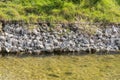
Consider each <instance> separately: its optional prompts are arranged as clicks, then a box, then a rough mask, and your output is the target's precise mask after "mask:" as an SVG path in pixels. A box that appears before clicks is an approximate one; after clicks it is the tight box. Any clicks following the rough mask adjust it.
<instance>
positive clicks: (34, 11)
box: [0, 0, 120, 23]
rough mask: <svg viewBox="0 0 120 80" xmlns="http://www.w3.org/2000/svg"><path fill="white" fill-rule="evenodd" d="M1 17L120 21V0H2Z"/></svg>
mask: <svg viewBox="0 0 120 80" xmlns="http://www.w3.org/2000/svg"><path fill="white" fill-rule="evenodd" d="M0 20H24V21H27V22H40V21H42V22H43V21H49V22H53V21H54V22H68V21H69V22H74V21H90V22H98V21H99V22H101V21H102V22H113V23H119V22H120V0H0Z"/></svg>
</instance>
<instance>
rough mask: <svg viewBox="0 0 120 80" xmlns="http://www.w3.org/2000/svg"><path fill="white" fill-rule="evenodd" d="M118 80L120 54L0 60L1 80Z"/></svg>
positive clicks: (119, 74)
mask: <svg viewBox="0 0 120 80" xmlns="http://www.w3.org/2000/svg"><path fill="white" fill-rule="evenodd" d="M96 79H97V80H119V79H120V55H119V54H115V55H112V54H111V55H109V54H108V55H95V54H93V55H92V54H90V55H79V56H68V55H66V56H65V55H64V56H63V55H62V56H47V57H32V56H27V57H15V56H14V57H13V56H6V57H2V58H0V80H96Z"/></svg>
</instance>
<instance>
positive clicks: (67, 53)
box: [0, 51, 120, 58]
mask: <svg viewBox="0 0 120 80" xmlns="http://www.w3.org/2000/svg"><path fill="white" fill-rule="evenodd" d="M0 54H1V57H7V56H10V57H18V58H27V57H42V58H44V57H52V56H86V55H93V54H95V55H100V56H102V55H119V54H120V51H118V52H116V51H115V52H104V51H101V52H97V53H89V52H55V53H54V52H43V53H40V54H37V53H36V54H28V53H22V54H21V53H19V54H15V53H4V54H5V55H4V56H2V54H3V53H0Z"/></svg>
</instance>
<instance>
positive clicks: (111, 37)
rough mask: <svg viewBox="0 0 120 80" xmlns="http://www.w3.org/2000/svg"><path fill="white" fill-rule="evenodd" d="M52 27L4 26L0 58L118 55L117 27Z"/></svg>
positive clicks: (119, 37) (119, 46)
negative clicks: (68, 53) (52, 54)
mask: <svg viewBox="0 0 120 80" xmlns="http://www.w3.org/2000/svg"><path fill="white" fill-rule="evenodd" d="M54 26H55V27H54ZM54 26H51V24H30V25H26V24H11V23H6V24H4V26H2V28H1V33H0V45H1V47H0V51H1V53H2V55H7V54H11V53H12V54H14V53H15V54H21V53H26V54H30V55H31V54H36V55H40V54H42V53H58V52H59V53H65V52H73V53H74V52H77V53H78V54H80V53H81V52H82V53H84V52H86V53H109V52H115V53H119V52H120V51H119V50H120V27H119V26H117V25H106V26H104V25H98V24H97V26H99V27H96V26H95V25H94V24H92V25H87V24H84V25H79V24H56V25H54ZM3 53H6V54H3Z"/></svg>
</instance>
